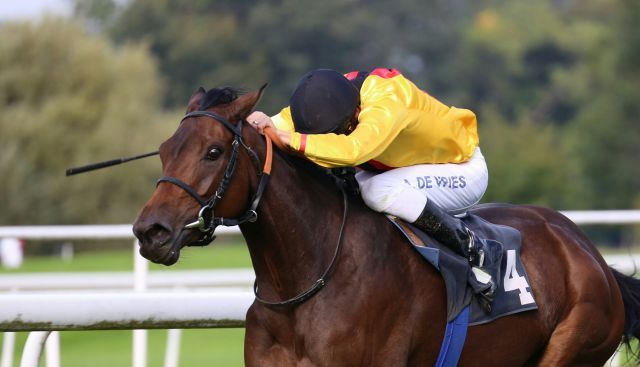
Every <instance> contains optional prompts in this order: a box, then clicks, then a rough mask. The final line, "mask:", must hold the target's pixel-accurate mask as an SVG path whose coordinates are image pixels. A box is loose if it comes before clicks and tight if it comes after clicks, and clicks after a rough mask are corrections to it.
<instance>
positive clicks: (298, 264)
mask: <svg viewBox="0 0 640 367" xmlns="http://www.w3.org/2000/svg"><path fill="white" fill-rule="evenodd" d="M273 165H274V166H273V173H272V175H271V180H270V183H269V186H268V187H267V189H266V191H265V194H264V196H263V199H262V202H261V203H260V205H259V207H258V221H257V222H255V223H252V224H246V225H243V226H242V228H241V229H242V232H243V234H244V236H245V239H246V240H247V245H248V247H249V253H250V255H251V260H252V262H253V267H254V270H255V272H256V278H257V282H258V286H259V288H260V296H261V297H263V298H267V299H269V300H272V299H273V300H282V299H283V298H289V297H292V296H293V295H295V294H297V293H299V292H301V291H303V290H306V289H307V288H308V287H310V286H311V285H312V284H313V282H315V280H317V278H318V277H319V276H320V275H321V274H322V272H323V271H324V270H325V269H324V268H325V267H326V266H327V265H328V264H329V262H330V260H331V257H332V256H333V251H334V250H335V246H336V245H337V241H338V238H337V237H338V229H339V225H340V222H341V219H342V213H343V211H342V210H343V208H342V199H341V196H340V194H339V191H338V189H337V188H335V187H323V186H322V185H321V184H319V183H318V182H314V181H312V180H310V179H309V178H308V177H306V176H305V175H304V174H302V173H300V172H297V171H296V169H295V168H294V167H292V166H290V165H289V164H288V163H287V162H285V161H284V160H283V158H282V157H277V156H274V163H273Z"/></svg>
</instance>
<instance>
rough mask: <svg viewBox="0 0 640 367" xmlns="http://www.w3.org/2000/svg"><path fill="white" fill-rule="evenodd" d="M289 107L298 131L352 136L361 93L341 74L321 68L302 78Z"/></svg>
mask: <svg viewBox="0 0 640 367" xmlns="http://www.w3.org/2000/svg"><path fill="white" fill-rule="evenodd" d="M289 105H290V108H291V117H292V119H293V125H294V126H295V129H296V131H297V132H300V133H303V134H325V133H336V134H348V133H350V132H351V131H353V129H354V128H355V125H356V124H355V122H357V120H356V119H355V118H354V116H355V113H356V109H357V108H358V106H359V105H360V92H359V91H358V89H357V88H356V87H355V85H353V83H351V81H349V79H347V78H345V77H344V76H343V75H342V74H340V73H338V72H337V71H335V70H331V69H317V70H313V71H310V72H309V73H307V74H306V75H305V76H303V77H302V79H300V82H298V86H297V87H296V89H295V90H294V91H293V94H292V95H291V98H290V99H289Z"/></svg>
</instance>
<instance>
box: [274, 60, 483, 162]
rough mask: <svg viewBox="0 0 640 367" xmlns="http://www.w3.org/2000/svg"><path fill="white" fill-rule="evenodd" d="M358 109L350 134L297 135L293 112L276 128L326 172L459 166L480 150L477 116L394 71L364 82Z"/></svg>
mask: <svg viewBox="0 0 640 367" xmlns="http://www.w3.org/2000/svg"><path fill="white" fill-rule="evenodd" d="M350 74H351V75H353V73H350ZM350 74H347V77H348V78H349V77H350ZM360 109H361V110H360V114H359V115H358V125H357V127H356V128H355V129H354V130H353V132H351V134H349V135H337V134H333V133H330V134H313V135H306V134H300V133H297V132H295V131H294V126H293V120H292V118H291V112H290V110H289V107H285V108H284V109H283V110H282V111H280V113H279V114H277V115H275V116H273V117H272V120H273V122H274V124H275V125H276V127H277V128H278V129H281V130H286V131H290V132H291V133H292V134H291V143H290V145H291V147H292V148H293V149H296V150H299V151H301V152H303V153H304V155H305V156H306V157H307V158H309V159H310V160H312V161H314V162H315V163H317V164H319V165H321V166H324V167H341V166H358V165H361V164H363V163H368V166H369V167H374V168H375V169H378V170H388V169H392V168H398V167H405V166H410V165H415V164H421V163H461V162H465V161H467V160H469V159H470V158H471V156H472V155H473V153H474V151H475V149H476V147H477V146H478V133H477V123H476V116H475V114H474V113H473V112H471V111H469V110H466V109H460V108H455V107H448V106H446V105H444V104H443V103H441V102H440V101H438V100H437V99H435V98H433V97H432V96H430V95H429V94H427V93H425V92H424V91H422V90H420V89H419V88H418V87H416V85H415V84H413V83H412V82H411V81H410V80H408V79H406V78H405V77H404V76H402V75H401V74H400V73H399V72H397V71H396V70H394V69H376V70H374V71H372V72H371V73H370V74H369V75H368V76H367V77H366V79H365V80H364V83H363V84H362V87H361V89H360Z"/></svg>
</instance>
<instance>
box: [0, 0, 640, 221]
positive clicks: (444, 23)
mask: <svg viewBox="0 0 640 367" xmlns="http://www.w3.org/2000/svg"><path fill="white" fill-rule="evenodd" d="M30 3H43V4H44V8H43V9H48V10H47V11H48V13H45V14H40V13H38V14H36V15H34V16H30V17H28V18H26V19H25V18H20V17H19V15H16V13H18V14H19V12H18V10H15V9H14V10H13V11H11V8H15V7H18V8H21V7H28V4H30ZM23 4H24V5H23ZM1 6H2V8H0V22H1V23H0V111H1V113H0V131H1V133H0V172H1V174H2V180H0V192H1V193H2V195H1V196H0V207H1V208H3V210H2V211H0V224H2V225H10V224H25V223H29V224H54V223H55V224H64V223H73V224H78V223H126V222H130V221H132V219H133V218H134V217H135V215H136V212H137V210H138V209H139V208H140V207H141V205H142V204H143V203H144V202H145V200H146V198H147V196H148V195H149V194H150V192H151V191H152V189H153V187H154V182H155V178H156V177H157V176H158V175H159V172H160V171H159V162H158V159H156V158H151V159H147V160H145V161H139V162H136V163H130V164H128V165H123V166H120V167H116V168H112V169H108V170H103V171H97V172H93V173H90V174H85V175H81V176H77V177H73V178H67V177H64V169H65V168H67V167H69V166H73V165H79V164H84V163H88V162H93V161H96V160H104V159H109V158H113V157H120V156H126V155H132V154H137V153H142V152H147V151H150V150H154V149H156V148H157V147H158V145H159V144H160V143H161V142H162V141H163V140H164V139H166V138H167V137H168V136H169V135H170V134H171V133H172V132H173V131H174V129H175V128H176V125H177V122H178V120H179V116H180V115H181V114H182V113H183V112H184V110H185V107H186V103H187V100H188V98H189V96H190V95H191V93H192V92H193V91H194V90H195V89H197V88H198V87H199V86H204V87H205V88H211V87H215V86H223V85H231V86H236V87H241V88H244V89H246V90H253V89H256V88H258V87H259V86H260V85H262V84H263V83H265V82H269V83H270V86H269V88H268V90H267V93H266V97H265V98H264V99H263V101H262V102H261V105H260V106H259V107H260V108H261V109H262V110H264V111H266V112H267V113H276V112H278V111H279V109H280V108H281V107H282V106H284V105H286V104H287V101H288V97H289V94H290V92H291V90H292V89H293V87H294V86H295V82H296V81H297V79H298V78H299V77H300V76H301V75H302V74H304V73H305V72H306V71H308V70H310V69H313V68H318V67H329V68H335V69H337V70H340V71H344V72H348V71H351V70H367V69H372V68H375V67H380V66H387V67H395V68H397V69H399V70H401V71H402V72H403V73H404V74H406V75H407V76H408V77H409V78H410V79H412V80H414V81H415V82H416V83H417V84H418V85H419V86H420V87H421V88H423V89H424V90H426V91H428V92H429V93H431V94H432V95H434V96H436V97H437V98H439V99H441V100H442V101H443V102H445V103H446V104H449V105H455V106H458V107H464V108H469V109H471V110H473V111H475V112H476V113H477V115H478V119H479V126H480V133H481V145H482V148H483V152H484V153H485V155H486V157H487V161H488V163H489V169H490V175H491V179H490V184H489V190H488V192H487V194H486V195H485V198H484V201H485V202H494V201H499V202H512V203H531V204H539V205H544V206H550V207H553V208H555V209H561V210H567V209H630V208H637V207H640V164H639V162H638V161H639V159H640V144H639V142H640V128H638V124H639V122H640V103H639V101H640V28H639V27H638V26H637V23H638V21H639V20H640V3H638V2H637V1H633V0H581V1H577V0H539V1H533V2H532V1H520V0H509V1H506V0H504V1H502V0H500V1H497V0H494V1H482V2H478V1H472V0H441V1H418V0H397V1H394V2H393V4H392V5H391V4H389V2H387V1H382V0H380V1H374V0H369V1H357V0H349V1H346V0H326V1H316V2H313V3H306V4H304V6H303V5H301V4H300V3H299V2H298V1H293V0H278V1H270V0H264V1H260V2H259V3H256V2H254V1H243V0H233V1H221V0H217V1H214V0H211V1H204V0H189V1H187V0H153V1H152V0H129V1H125V0H118V1H116V0H77V1H73V0H58V1H53V0H52V1H33V0H28V1H23V2H3V3H2V5H1ZM16 17H18V18H17V19H16Z"/></svg>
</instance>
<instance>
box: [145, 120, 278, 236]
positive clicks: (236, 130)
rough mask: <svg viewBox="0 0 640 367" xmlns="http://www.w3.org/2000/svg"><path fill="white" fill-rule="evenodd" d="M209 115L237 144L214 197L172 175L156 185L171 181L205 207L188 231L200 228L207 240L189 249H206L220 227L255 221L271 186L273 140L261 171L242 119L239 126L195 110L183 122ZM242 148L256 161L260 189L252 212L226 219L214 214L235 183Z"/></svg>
mask: <svg viewBox="0 0 640 367" xmlns="http://www.w3.org/2000/svg"><path fill="white" fill-rule="evenodd" d="M201 116H206V117H210V118H212V119H214V120H215V121H218V122H220V123H221V124H222V125H224V126H225V127H226V128H227V129H229V130H230V131H231V132H232V133H233V135H234V138H233V142H232V143H231V146H232V149H233V150H232V151H231V157H230V158H229V164H228V165H227V168H226V170H225V172H224V176H223V177H222V180H221V181H220V184H219V185H218V188H217V189H216V191H215V192H214V194H213V195H212V196H211V197H210V198H209V199H205V198H203V197H202V196H200V194H198V193H197V192H196V190H195V189H193V188H192V187H191V186H189V185H188V184H186V183H185V182H184V181H182V180H180V179H178V178H175V177H170V176H162V177H160V178H159V179H158V182H157V183H156V186H157V185H159V184H161V183H162V182H169V183H171V184H174V185H176V186H178V187H180V188H181V189H183V190H184V191H186V192H187V193H188V194H189V195H191V197H193V198H194V199H195V200H196V201H197V202H198V203H199V204H200V206H201V208H200V211H199V212H198V219H197V220H196V221H195V222H193V223H189V224H187V225H186V226H185V227H184V228H186V229H198V230H200V232H203V233H204V237H203V238H202V239H201V240H199V241H197V242H194V243H190V244H188V245H187V246H206V245H208V244H209V243H211V241H213V240H214V239H215V238H216V237H215V235H214V232H215V230H216V227H218V226H220V225H222V226H228V227H231V226H236V225H239V224H242V223H245V222H255V221H256V220H257V219H258V214H257V212H256V209H257V207H258V205H259V204H260V200H261V199H262V194H263V193H264V189H265V188H266V187H267V183H268V182H269V175H270V174H271V162H272V154H273V153H272V144H271V138H270V137H269V136H265V138H266V141H267V157H266V159H265V163H264V168H263V169H261V168H260V159H259V158H258V155H257V154H256V153H255V152H254V151H253V150H252V149H251V148H250V147H249V146H247V145H246V144H245V143H244V141H243V140H242V120H241V121H240V122H238V124H237V125H233V124H232V123H230V122H229V120H227V119H226V118H224V117H223V116H221V115H218V114H217V113H213V112H209V111H193V112H190V113H188V114H186V115H185V116H184V117H183V118H182V120H181V121H180V123H182V121H184V120H185V119H188V118H190V117H201ZM240 146H242V147H243V148H244V149H245V150H246V151H247V154H248V155H249V157H250V158H251V160H252V161H254V162H255V163H256V167H257V171H258V177H260V181H259V182H258V188H257V189H256V192H255V194H254V195H253V199H252V200H251V205H250V206H249V209H247V211H246V212H245V213H244V214H243V215H242V216H240V217H238V218H223V217H216V216H215V214H214V209H215V206H216V204H217V203H218V201H219V200H221V199H222V197H223V195H224V193H225V191H226V190H227V187H228V186H229V182H230V181H231V177H233V173H234V172H235V168H236V163H237V160H238V153H239V150H240Z"/></svg>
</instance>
